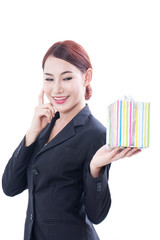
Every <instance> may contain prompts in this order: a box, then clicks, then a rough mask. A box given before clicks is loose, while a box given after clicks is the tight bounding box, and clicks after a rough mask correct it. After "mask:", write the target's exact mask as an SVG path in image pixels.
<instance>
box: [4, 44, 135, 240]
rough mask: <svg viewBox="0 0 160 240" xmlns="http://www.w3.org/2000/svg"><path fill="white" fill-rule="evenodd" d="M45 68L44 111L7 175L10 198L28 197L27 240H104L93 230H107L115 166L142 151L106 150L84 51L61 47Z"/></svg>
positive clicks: (53, 50)
mask: <svg viewBox="0 0 160 240" xmlns="http://www.w3.org/2000/svg"><path fill="white" fill-rule="evenodd" d="M42 67H43V72H44V80H43V88H42V91H41V93H40V95H39V102H38V106H37V107H35V111H34V116H33V120H32V122H31V125H30V128H29V130H28V131H27V133H26V134H25V136H24V138H23V139H22V141H21V143H20V144H19V146H18V147H17V149H16V150H15V151H14V153H13V155H12V157H11V159H10V160H9V162H8V164H7V166H6V168H5V171H4V174H3V178H2V185H3V190H4V192H5V194H6V195H8V196H14V195H16V194H19V193H21V192H22V191H24V190H25V189H28V192H29V202H28V209H27V216H26V222H25V234H24V239H25V240H30V239H32V240H54V239H55V240H97V239H99V237H98V235H97V233H96V231H95V229H94V227H93V225H92V223H94V224H98V223H100V222H102V221H103V220H104V219H105V217H106V216H107V214H108V211H109V208H110V205H111V197H110V191H109V187H108V174H109V168H110V164H111V162H113V161H115V160H118V159H120V158H123V157H129V156H132V155H133V154H136V153H138V152H139V150H137V149H136V148H135V149H134V148H133V149H131V148H126V149H124V150H121V149H120V148H115V149H109V150H106V145H105V139H106V129H105V127H104V126H103V125H102V124H101V123H100V122H99V121H98V120H97V119H95V118H94V116H93V115H92V114H91V112H90V110H89V107H88V105H87V104H86V103H85V99H87V100H88V99H89V98H90V97H91V95H92V89H91V86H90V81H91V79H92V65H91V62H90V59H89V57H88V55H87V53H86V51H85V50H84V49H83V48H82V47H81V46H80V45H79V44H77V43H75V42H73V41H64V42H57V43H55V44H54V45H53V46H51V48H49V50H48V51H47V53H46V54H45V56H44V59H43V63H42ZM44 94H45V95H46V96H47V98H48V100H49V103H46V104H45V103H44Z"/></svg>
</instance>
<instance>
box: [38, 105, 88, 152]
mask: <svg viewBox="0 0 160 240" xmlns="http://www.w3.org/2000/svg"><path fill="white" fill-rule="evenodd" d="M90 114H91V112H90V110H89V107H88V105H87V104H86V107H84V108H83V109H82V110H81V111H80V112H79V113H78V114H77V115H76V116H75V117H74V118H73V119H72V120H71V121H70V122H69V123H68V124H67V125H66V126H65V127H64V128H63V129H62V130H61V131H60V132H59V133H58V134H57V135H56V136H55V137H54V138H53V139H52V140H51V141H50V142H49V143H48V144H47V145H45V143H46V142H47V140H48V138H49V136H50V133H51V130H52V128H53V126H54V123H55V121H56V120H57V119H58V118H59V112H56V115H55V117H54V118H53V119H52V121H51V123H50V124H49V125H48V126H47V127H46V128H45V129H44V130H43V131H42V132H41V134H40V136H39V139H38V144H39V149H40V151H39V152H38V153H37V154H36V156H37V155H39V154H40V153H43V152H44V151H47V150H48V149H50V148H53V147H55V146H57V145H58V144H61V143H62V142H64V141H66V140H68V139H70V138H71V137H73V136H74V135H75V127H77V126H80V125H84V123H85V121H86V119H87V118H88V116H89V115H90Z"/></svg>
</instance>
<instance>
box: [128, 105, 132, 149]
mask: <svg viewBox="0 0 160 240" xmlns="http://www.w3.org/2000/svg"><path fill="white" fill-rule="evenodd" d="M131 121H132V102H130V124H129V146H131Z"/></svg>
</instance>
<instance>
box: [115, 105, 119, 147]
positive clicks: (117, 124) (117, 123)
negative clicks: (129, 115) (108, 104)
mask: <svg viewBox="0 0 160 240" xmlns="http://www.w3.org/2000/svg"><path fill="white" fill-rule="evenodd" d="M118 125H119V101H117V139H116V145H117V146H118Z"/></svg>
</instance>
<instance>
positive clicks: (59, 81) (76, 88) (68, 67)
mask: <svg viewBox="0 0 160 240" xmlns="http://www.w3.org/2000/svg"><path fill="white" fill-rule="evenodd" d="M43 88H44V92H45V94H46V96H47V98H48V100H49V101H50V102H51V104H52V105H53V107H55V109H56V110H57V111H59V112H61V113H67V112H70V111H71V110H72V111H74V110H75V111H77V110H79V109H80V110H81V109H82V108H83V107H84V106H85V74H83V73H82V72H81V71H80V70H79V69H78V68H77V67H75V66H74V65H72V64H70V63H68V62H67V61H64V60H62V59H59V58H56V57H54V56H49V57H48V58H47V60H46V62H45V65H44V80H43Z"/></svg>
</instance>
